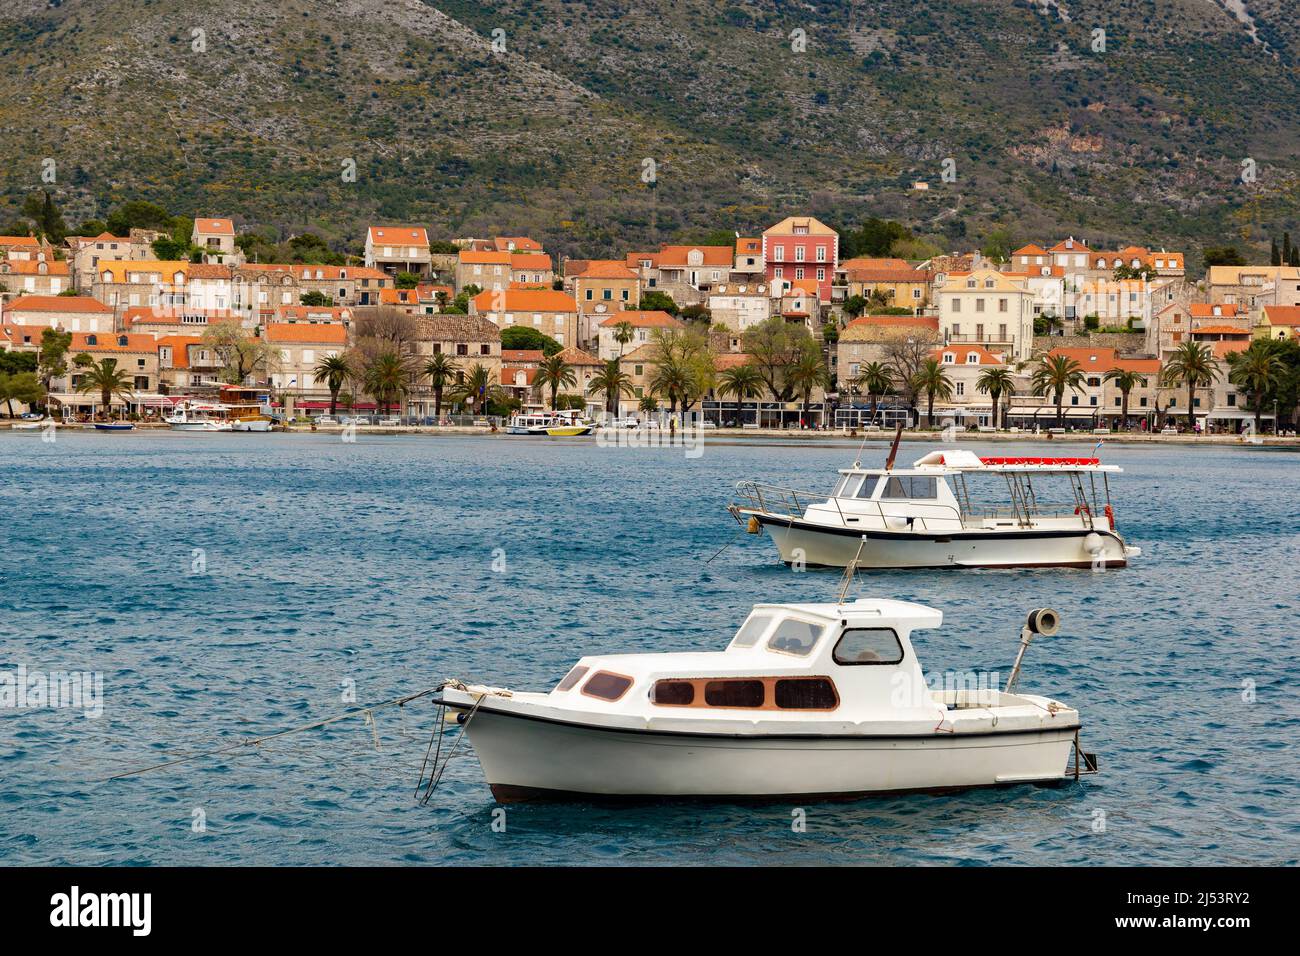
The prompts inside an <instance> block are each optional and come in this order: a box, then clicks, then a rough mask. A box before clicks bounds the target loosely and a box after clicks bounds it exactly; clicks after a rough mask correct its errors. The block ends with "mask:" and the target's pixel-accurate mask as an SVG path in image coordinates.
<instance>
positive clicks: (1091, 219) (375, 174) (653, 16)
mask: <svg viewBox="0 0 1300 956" xmlns="http://www.w3.org/2000/svg"><path fill="white" fill-rule="evenodd" d="M1063 5H1064V6H1065V7H1066V8H1067V9H1068V12H1069V17H1070V19H1069V21H1068V22H1066V21H1064V20H1063V19H1062V18H1061V16H1060V15H1059V14H1057V13H1055V12H1052V11H1051V10H1050V9H1049V10H1047V11H1046V12H1045V11H1044V10H1043V9H1042V6H1041V5H1040V4H1038V3H1032V2H1029V0H907V2H903V0H889V2H882V3H875V4H870V5H863V4H854V3H849V2H812V3H809V4H804V5H798V6H796V5H791V4H787V3H777V2H776V0H759V2H742V0H724V2H722V3H718V2H716V0H673V2H668V0H645V2H641V3H637V4H632V3H628V2H625V0H588V2H578V0H516V2H509V3H505V2H480V0H442V2H436V3H424V2H421V0H390V2H388V3H381V2H379V0H352V2H348V3H344V2H340V0H283V2H279V3H276V4H266V3H262V2H258V0H204V2H198V0H81V2H78V3H75V4H72V3H61V4H56V5H54V6H52V7H51V6H49V5H48V4H47V3H46V2H44V0H11V3H10V4H7V5H6V8H5V9H4V10H0V56H3V58H4V62H5V64H6V67H7V69H6V70H5V71H4V72H3V74H0V130H2V131H3V136H0V161H2V162H4V164H5V168H6V169H7V170H10V171H11V175H9V176H7V177H6V178H5V179H4V181H3V184H0V222H8V221H11V220H13V219H14V218H16V217H18V216H19V215H22V213H23V208H22V207H23V203H24V202H25V201H27V198H28V197H29V196H31V195H32V193H33V192H34V191H36V190H38V189H40V188H41V187H42V186H45V187H48V188H50V189H51V190H52V191H53V192H54V194H55V196H56V198H57V200H58V203H59V205H60V207H61V209H62V211H63V214H64V218H65V219H66V221H67V223H68V224H70V225H71V224H73V223H81V222H82V221H84V220H103V219H104V218H105V217H107V216H108V215H109V213H110V212H111V211H112V210H113V209H115V208H117V207H120V206H121V205H122V204H123V203H125V202H127V201H130V200H143V201H148V202H153V203H157V204H159V205H160V206H163V207H165V208H166V209H168V210H172V211H174V212H175V213H177V214H180V215H184V216H194V215H214V216H217V215H229V216H234V217H236V219H237V221H238V222H239V224H240V225H241V227H242V228H243V229H244V231H250V232H255V233H256V234H257V236H258V237H259V239H260V240H261V241H264V242H265V243H266V245H267V247H268V248H267V249H266V250H264V251H266V252H267V253H268V254H269V253H270V252H271V251H277V247H279V246H280V244H281V243H282V242H283V241H284V240H286V239H288V238H289V237H290V236H293V235H298V234H302V233H311V234H314V235H317V236H320V237H322V238H323V239H324V240H325V241H326V243H327V244H328V249H326V250H325V251H326V252H329V251H333V252H334V253H336V254H337V253H339V252H342V251H345V250H355V249H357V248H359V247H360V244H361V242H362V241H363V238H364V229H365V226H366V225H367V224H368V223H369V222H378V221H383V222H394V223H400V222H418V223H421V224H424V225H428V226H429V227H430V228H431V229H432V231H433V235H434V236H435V237H439V238H445V237H450V236H455V235H476V236H481V235H490V234H493V233H510V234H522V233H526V234H530V235H533V236H535V237H536V238H538V239H539V240H541V241H542V242H543V243H544V244H545V245H546V247H547V248H548V250H550V251H553V252H557V253H561V254H570V255H577V254H581V255H585V256H595V255H619V254H621V253H622V251H623V250H624V249H626V248H628V247H636V246H644V245H647V244H652V243H656V242H660V241H674V240H679V239H687V238H691V237H697V236H702V235H704V236H707V235H709V234H711V233H715V232H717V231H719V230H723V231H730V230H738V231H740V232H742V233H746V232H750V233H752V232H754V231H756V230H758V229H760V228H762V227H763V226H765V225H768V224H770V223H771V222H773V221H775V220H776V219H778V218H780V217H781V216H783V215H786V214H789V213H790V212H792V211H807V212H810V213H812V214H814V215H817V216H819V217H821V218H823V219H825V220H826V221H827V222H830V223H832V224H834V225H836V226H838V227H840V228H844V229H849V228H857V227H858V225H859V224H861V223H864V222H865V221H866V220H867V219H868V218H869V217H873V216H874V217H879V218H880V219H882V220H896V221H898V222H900V223H903V224H905V226H906V228H907V229H908V230H909V232H910V234H911V238H912V239H913V240H914V241H915V243H916V245H915V246H913V247H911V248H912V250H913V251H924V250H926V249H951V248H953V247H963V248H971V247H976V246H979V245H981V244H983V243H984V242H985V241H986V240H987V239H988V237H989V236H990V235H991V234H993V233H995V231H997V230H998V229H999V228H1003V229H1005V230H1006V231H1007V233H1008V235H1005V236H999V237H998V240H997V243H996V244H997V246H998V247H999V248H1000V247H1001V246H1002V244H1003V242H1005V241H1006V240H1008V239H1009V240H1010V241H1014V242H1020V241H1025V240H1028V239H1052V238H1055V237H1057V236H1058V235H1060V234H1063V233H1067V234H1074V235H1076V236H1082V237H1084V238H1086V239H1087V240H1088V241H1089V242H1091V243H1093V244H1097V245H1104V244H1106V243H1108V242H1119V241H1123V242H1130V241H1131V242H1138V243H1145V244H1154V245H1157V246H1158V245H1160V244H1169V245H1173V246H1179V247H1182V248H1185V249H1186V250H1187V252H1188V253H1189V262H1191V261H1198V260H1199V258H1200V255H1199V253H1200V250H1201V249H1203V248H1204V247H1205V246H1222V245H1225V244H1229V243H1232V244H1236V245H1238V246H1239V247H1240V248H1242V249H1243V250H1245V251H1247V252H1248V253H1249V255H1250V256H1252V257H1255V258H1259V257H1262V256H1266V255H1267V254H1268V244H1269V240H1270V237H1271V236H1273V235H1276V234H1278V233H1280V232H1281V231H1282V230H1283V229H1291V230H1292V231H1295V232H1300V217H1298V216H1297V209H1300V185H1298V184H1300V158H1298V157H1297V150H1296V148H1295V146H1296V143H1295V139H1296V136H1295V130H1296V128H1297V120H1298V119H1300V116H1298V115H1297V113H1298V112H1300V96H1297V92H1300V78H1298V75H1297V71H1296V67H1295V54H1296V51H1297V48H1300V28H1297V26H1296V23H1295V18H1294V17H1293V16H1292V15H1291V14H1292V11H1291V10H1290V9H1289V8H1288V6H1287V5H1286V4H1284V3H1282V2H1281V0H1260V2H1259V3H1255V2H1252V3H1251V4H1250V5H1249V6H1250V10H1251V13H1252V15H1253V16H1254V22H1255V30H1256V34H1257V37H1258V42H1256V41H1255V40H1252V38H1251V36H1250V35H1249V33H1248V32H1247V30H1246V28H1245V27H1244V26H1243V25H1242V24H1240V23H1238V22H1237V21H1236V20H1235V19H1234V18H1233V17H1232V16H1231V15H1230V14H1228V13H1226V12H1224V11H1223V10H1222V9H1221V8H1220V7H1219V6H1218V5H1216V4H1215V3H1213V2H1211V0H1161V2H1159V3H1157V2H1155V0H1085V2H1079V0H1069V2H1066V3H1064V4H1063ZM6 18H7V19H6ZM127 24H129V25H130V29H126V28H125V27H124V25H127ZM1097 28H1102V29H1104V30H1105V31H1106V35H1105V40H1106V48H1105V52H1094V50H1093V46H1094V44H1095V42H1096V37H1095V35H1094V32H1093V31H1094V30H1095V29H1097ZM196 30H202V31H206V32H205V33H204V34H203V35H202V37H201V39H202V41H203V42H202V44H201V45H202V47H203V49H201V50H196V49H195V45H196V43H197V38H196V34H195V33H194V32H193V31H196ZM494 30H499V31H504V33H503V34H500V36H503V37H504V41H505V52H494V51H493V47H492V43H493V31H494ZM796 31H803V37H805V38H806V49H804V50H803V51H802V52H796V51H795V50H792V45H795V46H797V45H798V42H797V41H798V39H799V36H800V34H798V33H797V32H796ZM792 36H793V37H794V38H795V39H793V40H792ZM51 159H52V160H53V161H54V163H55V169H56V181H55V182H54V183H53V184H51V183H48V182H45V181H43V180H42V178H41V177H42V172H43V171H46V170H47V169H48V164H44V161H45V160H51ZM647 159H650V160H653V161H654V163H655V172H656V177H655V182H654V183H647V182H645V181H644V180H643V173H644V171H645V169H646V165H645V160H647ZM948 159H951V160H952V163H951V165H950V166H949V167H948V168H949V169H950V170H951V171H952V172H954V173H955V177H956V178H955V181H951V182H949V181H945V179H944V177H943V173H944V169H945V165H944V161H945V160H948ZM1247 161H1249V164H1250V165H1249V169H1250V172H1249V173H1248V174H1247V175H1246V176H1245V179H1246V181H1243V171H1244V170H1245V169H1246V167H1245V166H1244V165H1243V164H1245V163H1247ZM351 163H355V170H356V175H355V181H352V180H351V179H349V177H348V176H347V175H346V173H347V172H348V170H349V168H350V164H351ZM43 164H44V165H43ZM47 175H48V174H47ZM916 180H924V181H925V182H927V183H928V184H929V186H930V188H929V190H928V191H926V192H918V191H914V190H913V189H912V188H911V187H912V183H913V182H914V181H916ZM278 251H283V250H278ZM312 254H318V255H324V254H325V253H324V252H321V253H312Z"/></svg>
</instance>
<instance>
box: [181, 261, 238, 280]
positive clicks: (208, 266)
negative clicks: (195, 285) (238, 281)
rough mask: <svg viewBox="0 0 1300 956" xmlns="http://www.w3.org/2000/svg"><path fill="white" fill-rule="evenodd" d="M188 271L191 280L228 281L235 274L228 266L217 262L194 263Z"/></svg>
mask: <svg viewBox="0 0 1300 956" xmlns="http://www.w3.org/2000/svg"><path fill="white" fill-rule="evenodd" d="M188 271H189V277H190V278H191V279H229V278H231V277H232V276H233V275H234V274H235V273H234V270H232V269H231V268H230V266H226V265H222V264H221V263H219V262H195V263H193V264H192V265H191V266H190V267H189V270H188Z"/></svg>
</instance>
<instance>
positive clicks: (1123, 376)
mask: <svg viewBox="0 0 1300 956" xmlns="http://www.w3.org/2000/svg"><path fill="white" fill-rule="evenodd" d="M1102 381H1104V382H1114V383H1115V387H1116V388H1118V389H1119V394H1120V413H1119V414H1120V417H1121V418H1122V419H1123V420H1124V421H1125V422H1126V423H1127V422H1128V394H1129V392H1131V391H1133V389H1135V388H1140V387H1141V386H1143V385H1145V384H1146V383H1147V380H1146V378H1144V377H1143V375H1142V373H1141V372H1134V371H1132V370H1131V369H1126V368H1113V369H1111V370H1110V371H1109V372H1107V373H1106V374H1105V375H1103V376H1102Z"/></svg>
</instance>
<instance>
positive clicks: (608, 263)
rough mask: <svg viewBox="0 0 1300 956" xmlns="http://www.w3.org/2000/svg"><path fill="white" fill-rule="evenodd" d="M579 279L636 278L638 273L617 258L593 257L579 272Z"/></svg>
mask: <svg viewBox="0 0 1300 956" xmlns="http://www.w3.org/2000/svg"><path fill="white" fill-rule="evenodd" d="M578 278H579V279H635V278H637V275H636V273H635V272H633V271H632V270H631V269H629V268H628V267H627V266H626V265H624V264H623V263H621V262H619V261H617V260H615V259H593V260H591V261H590V262H589V263H587V268H586V269H585V270H584V271H583V272H582V273H580V274H579V276H578Z"/></svg>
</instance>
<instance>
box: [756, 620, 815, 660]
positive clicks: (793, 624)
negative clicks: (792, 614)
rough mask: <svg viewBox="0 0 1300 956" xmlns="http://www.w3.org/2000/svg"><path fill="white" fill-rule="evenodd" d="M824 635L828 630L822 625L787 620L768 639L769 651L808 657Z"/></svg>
mask: <svg viewBox="0 0 1300 956" xmlns="http://www.w3.org/2000/svg"><path fill="white" fill-rule="evenodd" d="M824 633H826V628H825V627H824V626H822V625H821V624H810V623H808V622H807V621H799V620H796V619H794V618H786V619H785V620H784V621H782V622H781V623H780V624H778V625H777V626H776V630H775V631H773V632H772V636H771V637H769V638H768V639H767V649H768V650H769V651H779V652H781V653H782V654H794V655H796V656H798V657H807V656H808V655H809V654H810V653H811V652H812V649H813V648H814V647H815V646H816V645H817V641H818V640H819V639H820V638H821V636H822V635H823V634H824Z"/></svg>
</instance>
